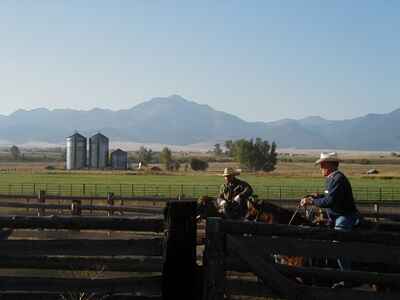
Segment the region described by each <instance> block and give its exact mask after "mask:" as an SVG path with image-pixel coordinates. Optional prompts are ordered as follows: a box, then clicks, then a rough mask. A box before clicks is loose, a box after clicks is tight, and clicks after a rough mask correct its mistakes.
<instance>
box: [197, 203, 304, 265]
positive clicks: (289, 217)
mask: <svg viewBox="0 0 400 300" xmlns="http://www.w3.org/2000/svg"><path fill="white" fill-rule="evenodd" d="M247 208H248V211H247V215H246V219H247V220H251V221H257V222H263V223H267V224H289V223H290V224H292V225H310V224H311V222H310V221H309V220H308V219H307V218H305V217H303V216H302V215H301V214H299V213H298V211H295V212H293V211H290V210H288V209H285V208H282V207H279V206H277V205H275V204H272V203H269V202H266V201H263V202H256V201H252V200H248V202H247ZM207 217H222V218H225V217H226V216H224V215H223V214H222V213H221V212H220V210H219V207H218V205H217V200H216V199H215V198H213V197H209V196H203V197H200V198H199V200H198V219H205V218H207ZM275 258H276V260H277V261H278V262H279V263H281V264H286V265H289V266H296V267H300V266H304V265H305V258H304V257H299V256H283V255H276V256H275Z"/></svg>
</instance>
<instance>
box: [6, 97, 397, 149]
mask: <svg viewBox="0 0 400 300" xmlns="http://www.w3.org/2000/svg"><path fill="white" fill-rule="evenodd" d="M75 130H77V131H79V132H80V133H82V134H84V135H86V136H90V135H92V134H94V133H97V132H101V133H103V134H105V135H107V136H108V137H110V139H111V140H114V141H125V142H136V143H161V144H170V145H189V144H196V143H204V142H223V141H225V140H227V139H238V138H247V139H248V138H255V137H261V138H263V139H267V140H269V141H276V143H277V144H278V147H280V148H300V149H347V150H374V151H378V150H386V151H393V150H398V149H400V109H398V110H395V111H393V112H390V113H387V114H368V115H366V116H363V117H359V118H354V119H349V120H335V121H332V120H326V119H323V118H321V117H318V116H312V117H307V118H304V119H299V120H294V119H283V120H279V121H274V122H246V121H244V120H243V119H240V118H239V117H237V116H234V115H232V114H228V113H225V112H221V111H217V110H214V109H213V108H211V107H210V106H208V105H202V104H198V103H195V102H193V101H189V100H186V99H184V98H182V97H181V96H178V95H172V96H169V97H160V98H153V99H151V100H149V101H146V102H143V103H141V104H139V105H136V106H134V107H133V108H131V109H126V110H119V111H112V110H108V109H99V108H95V109H92V110H89V111H80V110H71V109H55V110H48V109H45V108H38V109H34V110H18V111H16V112H14V113H12V114H10V115H9V116H4V115H0V140H3V141H9V142H12V143H27V142H32V141H36V142H46V143H62V142H64V140H65V137H67V136H69V135H71V134H73V133H74V132H75Z"/></svg>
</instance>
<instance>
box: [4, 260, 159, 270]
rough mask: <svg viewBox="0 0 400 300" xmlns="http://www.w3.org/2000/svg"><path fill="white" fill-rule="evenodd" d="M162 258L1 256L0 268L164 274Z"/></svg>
mask: <svg viewBox="0 0 400 300" xmlns="http://www.w3.org/2000/svg"><path fill="white" fill-rule="evenodd" d="M163 262H164V260H163V258H162V257H147V256H146V257H138V258H126V257H123V258H121V257H113V258H107V257H68V256H53V257H52V256H29V257H21V256H19V257H15V256H14V257H12V256H0V268H6V269H7V268H8V269H37V268H38V266H40V269H47V270H77V271H78V270H88V271H90V270H93V271H96V270H99V268H100V267H103V268H104V271H114V272H116V271H117V272H160V273H161V272H162V267H163Z"/></svg>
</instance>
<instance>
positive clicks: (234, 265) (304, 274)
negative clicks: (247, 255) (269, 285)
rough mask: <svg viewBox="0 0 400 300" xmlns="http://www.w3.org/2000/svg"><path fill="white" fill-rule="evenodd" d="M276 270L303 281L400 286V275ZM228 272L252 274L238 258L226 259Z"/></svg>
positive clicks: (314, 270) (286, 267) (289, 269)
mask: <svg viewBox="0 0 400 300" xmlns="http://www.w3.org/2000/svg"><path fill="white" fill-rule="evenodd" d="M274 268H275V269H276V270H277V271H279V272H280V273H281V274H283V275H285V276H290V277H292V278H294V277H300V278H303V279H315V278H318V279H322V280H330V281H333V282H339V281H350V282H353V283H356V284H363V283H371V284H372V283H374V284H379V285H383V286H385V285H386V286H400V274H393V273H377V272H372V271H371V272H364V271H339V270H334V269H327V268H316V267H289V266H287V265H281V264H275V265H274ZM226 270H231V271H238V272H242V273H248V272H251V269H250V267H249V266H248V265H247V264H246V263H244V262H243V261H241V260H239V259H237V258H236V257H233V256H230V257H227V259H226Z"/></svg>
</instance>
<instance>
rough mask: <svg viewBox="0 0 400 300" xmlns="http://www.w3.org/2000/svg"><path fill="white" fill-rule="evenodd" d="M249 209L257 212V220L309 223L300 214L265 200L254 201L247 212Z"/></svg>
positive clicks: (296, 223)
mask: <svg viewBox="0 0 400 300" xmlns="http://www.w3.org/2000/svg"><path fill="white" fill-rule="evenodd" d="M251 210H253V211H256V212H257V218H256V220H257V221H260V222H264V223H268V224H289V222H291V224H293V225H305V224H309V223H310V222H309V221H308V220H307V219H306V218H304V217H303V216H302V215H301V214H299V213H295V212H293V211H291V210H289V209H286V208H283V207H280V206H278V205H275V204H272V203H270V202H267V201H259V202H256V204H255V205H253V208H250V206H249V213H250V211H251ZM292 218H293V219H292Z"/></svg>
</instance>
